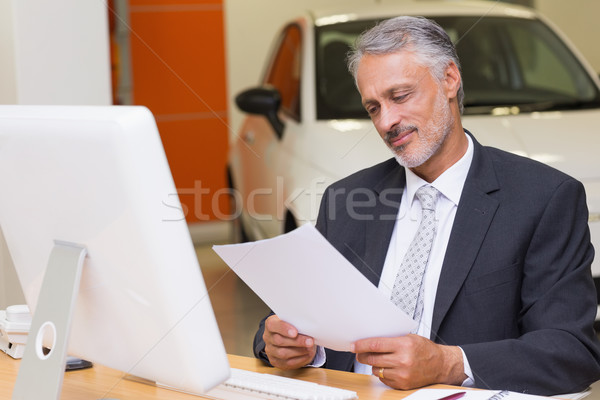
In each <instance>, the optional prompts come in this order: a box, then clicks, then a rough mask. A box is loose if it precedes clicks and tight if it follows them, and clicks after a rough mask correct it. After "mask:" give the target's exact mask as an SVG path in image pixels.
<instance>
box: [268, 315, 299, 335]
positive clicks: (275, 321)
mask: <svg viewBox="0 0 600 400" xmlns="http://www.w3.org/2000/svg"><path fill="white" fill-rule="evenodd" d="M265 331H269V332H273V333H278V334H280V335H282V336H286V337H290V338H295V337H296V336H298V330H297V329H296V327H295V326H293V325H292V324H288V323H287V322H285V321H282V320H281V319H279V317H278V316H277V315H271V316H270V317H269V318H267V320H266V321H265Z"/></svg>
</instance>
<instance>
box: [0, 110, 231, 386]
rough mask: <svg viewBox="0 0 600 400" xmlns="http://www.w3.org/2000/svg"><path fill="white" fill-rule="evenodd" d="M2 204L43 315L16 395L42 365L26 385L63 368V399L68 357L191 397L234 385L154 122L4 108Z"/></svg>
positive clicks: (0, 214) (121, 113) (12, 246)
mask: <svg viewBox="0 0 600 400" xmlns="http://www.w3.org/2000/svg"><path fill="white" fill-rule="evenodd" d="M0 190H2V195H1V196H0V226H1V228H2V230H3V233H4V235H5V238H6V243H7V245H8V249H9V251H10V255H11V257H12V260H13V263H14V265H15V268H16V270H17V274H18V277H19V280H20V282H21V285H22V288H23V292H24V294H25V298H26V301H27V303H28V305H29V306H30V308H31V310H32V312H33V323H32V330H31V332H30V334H29V339H28V345H27V346H26V349H25V355H24V358H23V361H22V364H21V370H20V371H19V377H18V378H17V384H16V386H15V393H17V387H18V386H19V380H20V379H21V380H22V379H24V378H22V376H23V375H24V374H25V372H24V369H25V368H26V367H25V365H26V364H27V363H28V362H29V359H30V358H33V359H35V362H36V363H40V362H41V364H39V365H36V366H35V367H34V368H33V373H34V374H35V375H36V381H35V382H28V383H26V385H29V386H40V385H42V384H43V381H44V380H43V379H42V378H41V376H40V373H41V372H40V371H42V370H43V369H44V365H49V364H44V362H46V363H48V360H54V365H53V366H52V367H49V369H50V370H52V371H51V372H48V374H51V373H56V369H57V368H58V367H56V365H59V366H60V368H62V370H61V371H60V378H59V380H60V382H58V383H56V382H54V385H55V386H56V385H58V391H59V392H60V385H61V384H62V376H63V374H64V365H65V359H64V358H65V354H62V353H66V352H68V354H69V355H72V356H77V357H81V358H84V359H87V360H90V361H93V362H97V363H99V364H102V365H106V366H108V367H112V368H115V369H118V370H121V371H124V372H126V373H129V374H132V375H135V376H139V377H142V378H145V379H149V380H153V381H157V382H160V383H161V384H164V385H167V386H172V387H174V388H177V389H181V390H184V391H188V392H192V393H202V392H204V391H206V390H209V389H210V388H212V387H213V386H215V385H217V384H219V383H220V382H222V381H224V380H226V379H227V378H228V377H229V372H230V369H229V363H228V360H227V355H226V352H225V349H224V346H223V342H222V340H221V336H220V333H219V330H218V327H217V324H216V320H215V317H214V314H213V310H212V307H211V304H210V300H209V296H208V293H207V290H206V287H205V284H204V281H203V278H202V274H201V271H200V267H199V264H198V260H197V257H196V253H195V250H194V247H193V244H192V241H191V239H190V235H189V230H188V227H187V224H186V222H185V219H184V215H183V211H182V208H181V205H180V203H179V199H178V196H177V191H176V188H175V185H174V183H173V179H172V176H171V173H170V170H169V166H168V163H167V159H166V156H165V153H164V150H163V146H162V143H161V140H160V136H159V134H158V129H157V127H156V123H155V121H154V118H153V116H152V114H151V113H150V111H149V110H148V109H146V108H144V107H137V106H0ZM47 266H48V273H47V274H45V272H46V269H47ZM61 268H62V269H61ZM51 271H54V272H51ZM78 271H80V273H79V272H78ZM45 275H46V277H45V278H44V276H45ZM44 291H45V292H44ZM71 292H72V293H71ZM44 293H46V294H45V295H44ZM41 296H45V300H43V301H42V299H41ZM38 298H40V303H38ZM74 298H76V300H73V299H74ZM70 307H73V308H72V311H71V308H70ZM42 310H43V311H42ZM41 314H44V315H41ZM48 315H50V316H48ZM71 316H72V319H70V317H71ZM65 327H66V328H65ZM69 327H70V328H71V332H70V337H69V340H68V349H66V350H60V343H61V340H63V339H64V338H65V335H67V334H68V328H69ZM65 330H66V332H65ZM42 334H44V335H45V336H44V335H42ZM42 336H44V337H45V339H44V340H43V341H42V340H41V339H40V338H41V337H42ZM34 341H35V342H36V343H35V351H34V350H31V351H30V348H31V349H33V347H32V346H33V345H34ZM49 342H52V343H53V344H51V343H49ZM48 345H50V346H52V349H51V351H50V353H49V354H47V352H46V351H44V348H45V347H46V346H48ZM28 352H30V353H31V354H29V355H28ZM57 352H58V353H59V354H56V353H57ZM32 354H33V355H32ZM44 373H46V372H44ZM49 379H50V380H51V381H52V380H56V379H55V378H49ZM50 386H52V385H50ZM20 390H21V389H19V391H20ZM47 391H50V389H47ZM19 393H20V392H19ZM13 396H14V397H13V398H18V396H22V395H21V394H13ZM24 397H27V396H26V395H25V396H24ZM51 397H52V395H50V396H49V397H48V398H51ZM30 398H34V397H31V396H30ZM35 398H45V397H37V395H36V396H35ZM54 398H56V397H54Z"/></svg>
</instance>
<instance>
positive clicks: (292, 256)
mask: <svg viewBox="0 0 600 400" xmlns="http://www.w3.org/2000/svg"><path fill="white" fill-rule="evenodd" d="M213 250H214V251H215V252H216V253H217V254H218V255H219V256H220V257H221V258H222V259H223V261H225V262H226V263H227V265H229V267H230V268H231V269H232V270H233V271H234V272H235V273H236V274H237V275H238V276H239V277H240V278H241V279H242V280H243V281H244V282H245V283H246V284H247V285H248V286H249V287H250V288H251V289H252V290H253V291H254V292H255V293H256V294H257V295H258V296H259V297H260V298H261V299H262V300H263V301H264V302H265V303H266V304H267V305H268V306H269V307H270V308H271V310H273V312H275V314H277V315H278V316H279V318H281V319H282V320H284V321H286V322H288V323H290V324H292V325H294V326H295V327H296V328H297V329H298V331H299V332H300V333H302V334H304V335H308V336H312V337H313V338H314V339H315V342H316V343H317V344H318V345H321V346H325V347H327V348H330V349H333V350H339V351H349V350H350V344H351V343H353V342H355V341H356V340H359V339H365V338H370V337H396V336H401V335H405V334H407V333H410V332H411V331H412V330H414V329H415V328H416V323H415V321H413V320H412V319H411V318H410V317H408V316H407V315H406V314H405V313H403V312H402V311H401V310H400V309H399V308H398V307H396V306H395V305H394V304H393V303H392V302H391V301H390V300H389V299H388V298H387V297H385V296H384V295H383V294H382V293H381V292H380V291H379V290H378V289H377V288H376V287H375V286H374V285H373V284H372V283H371V282H369V281H368V280H367V278H365V277H364V276H363V275H362V274H361V273H360V272H359V271H358V270H357V269H356V268H355V267H354V266H353V265H352V264H351V263H350V262H349V261H348V260H346V258H345V257H344V256H342V255H341V254H340V253H339V252H338V251H337V250H336V249H335V248H334V247H333V246H332V245H331V244H330V243H329V242H328V241H327V240H326V239H325V238H324V237H323V236H322V235H321V234H320V233H319V231H317V230H316V228H315V227H313V226H312V225H310V224H306V225H303V226H302V227H300V228H298V229H296V230H294V231H292V232H290V233H287V234H285V235H281V236H277V237H275V238H272V239H267V240H260V241H257V242H250V243H241V244H232V245H223V246H213Z"/></svg>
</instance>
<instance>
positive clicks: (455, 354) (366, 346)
mask: <svg viewBox="0 0 600 400" xmlns="http://www.w3.org/2000/svg"><path fill="white" fill-rule="evenodd" d="M351 351H352V352H354V353H356V358H357V359H358V361H360V362H361V363H363V364H367V365H371V366H372V367H373V375H375V376H376V377H378V378H379V379H380V380H381V381H382V382H383V383H385V384H386V385H388V386H390V387H393V388H395V389H403V390H407V389H415V388H418V387H422V386H426V385H431V384H435V383H445V384H449V385H461V384H462V382H463V381H464V380H465V379H466V378H467V376H466V375H465V373H464V366H463V357H462V351H461V350H460V348H459V347H456V346H443V345H439V344H436V343H434V342H432V341H431V340H429V339H426V338H424V337H422V336H418V335H412V334H411V335H407V336H402V337H397V338H370V339H363V340H359V341H357V342H355V343H354V344H353V345H352V346H351ZM382 368H383V369H382ZM382 375H383V378H382Z"/></svg>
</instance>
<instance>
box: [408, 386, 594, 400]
mask: <svg viewBox="0 0 600 400" xmlns="http://www.w3.org/2000/svg"><path fill="white" fill-rule="evenodd" d="M457 392H465V395H464V396H463V397H462V398H461V399H460V400H544V399H550V397H544V396H536V395H533V394H526V393H518V392H511V391H507V390H464V389H463V388H461V389H420V390H417V391H416V392H414V393H412V394H411V395H409V396H407V397H406V398H405V400H432V399H442V398H443V397H446V396H449V395H451V394H454V393H457ZM567 396H568V395H567ZM556 397H559V398H560V397H561V396H556ZM583 397H585V396H583ZM565 398H581V397H565Z"/></svg>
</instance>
